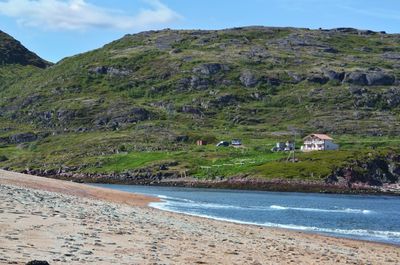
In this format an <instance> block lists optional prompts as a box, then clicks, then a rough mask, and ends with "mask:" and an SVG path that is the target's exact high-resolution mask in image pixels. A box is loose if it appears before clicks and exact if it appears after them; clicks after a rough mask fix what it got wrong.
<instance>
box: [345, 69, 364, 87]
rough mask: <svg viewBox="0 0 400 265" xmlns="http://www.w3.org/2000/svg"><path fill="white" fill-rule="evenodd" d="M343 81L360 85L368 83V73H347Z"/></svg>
mask: <svg viewBox="0 0 400 265" xmlns="http://www.w3.org/2000/svg"><path fill="white" fill-rule="evenodd" d="M343 81H344V82H346V83H349V84H353V85H359V86H366V85H368V80H367V75H366V74H365V73H364V72H361V71H355V72H351V73H346V75H345V77H344V80H343Z"/></svg>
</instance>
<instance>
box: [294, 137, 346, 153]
mask: <svg viewBox="0 0 400 265" xmlns="http://www.w3.org/2000/svg"><path fill="white" fill-rule="evenodd" d="M338 149H339V145H337V144H335V143H333V139H332V138H331V137H329V136H328V135H326V134H317V133H315V134H310V135H308V136H307V137H305V138H304V145H303V146H301V150H302V151H303V152H309V151H324V150H338Z"/></svg>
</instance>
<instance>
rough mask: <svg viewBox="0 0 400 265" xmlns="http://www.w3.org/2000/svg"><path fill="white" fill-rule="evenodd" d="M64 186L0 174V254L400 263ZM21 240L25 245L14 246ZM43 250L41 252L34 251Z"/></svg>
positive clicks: (362, 249)
mask: <svg viewBox="0 0 400 265" xmlns="http://www.w3.org/2000/svg"><path fill="white" fill-rule="evenodd" d="M38 183H39V184H38ZM61 183H62V184H61ZM67 184H71V185H67ZM67 184H66V183H64V182H61V181H59V180H51V179H47V178H39V177H34V176H26V175H23V174H19V173H13V172H4V171H0V188H1V189H3V190H5V191H6V192H2V193H0V197H1V200H2V202H1V205H2V206H3V207H1V209H2V210H1V211H0V218H1V219H0V220H1V222H0V232H1V233H0V236H1V239H2V246H0V254H3V256H4V257H8V258H7V261H16V262H17V264H25V263H26V262H28V261H29V260H27V257H25V256H26V255H29V257H30V258H32V259H33V258H39V259H42V260H43V259H44V260H48V261H49V263H50V264H59V262H63V260H66V261H67V262H68V263H69V264H109V263H110V262H114V263H116V264H153V263H164V264H165V263H172V264H216V263H219V264H221V263H222V264H234V263H236V264H265V262H270V264H290V263H293V264H314V263H319V264H337V263H339V264H344V263H357V264H358V263H362V264H364V263H367V262H370V263H372V264H395V263H396V262H397V261H398V260H400V248H399V247H398V246H396V245H391V244H386V243H375V242H369V241H360V240H352V239H343V238H336V237H328V236H324V235H318V234H311V233H307V232H303V231H292V230H287V229H283V228H269V227H259V226H256V225H243V224H236V223H230V222H222V221H216V220H212V219H209V218H204V217H197V216H189V215H187V214H179V213H173V212H167V211H161V210H158V209H153V208H151V207H146V205H147V204H148V203H149V202H152V201H153V202H154V200H153V198H149V197H146V196H138V195H135V196H134V197H131V196H128V194H129V195H132V194H131V193H124V192H119V191H117V192H115V193H114V192H112V195H115V196H117V197H123V198H124V199H121V198H119V199H117V200H115V198H114V197H113V196H111V195H110V194H109V195H107V196H105V195H104V193H103V192H106V189H100V188H98V189H97V187H96V189H94V190H96V192H99V194H98V195H97V196H93V194H92V193H91V192H93V191H94V190H93V188H95V187H90V186H88V185H83V184H77V183H70V182H68V183H67ZM54 185H55V186H56V187H57V188H55V187H52V186H54ZM49 189H50V190H51V191H48V190H49ZM69 189H71V190H69ZM77 190H80V192H77ZM106 194H107V193H106ZM125 196H128V197H129V198H130V200H126V198H127V197H125ZM143 197H145V198H143ZM133 200H135V201H133ZM110 201H111V202H110ZM145 202H146V205H144V204H145ZM32 227H35V228H34V230H32ZM5 235H7V236H5ZM92 236H94V238H92ZM4 238H5V239H6V240H3V239H4ZM71 240H73V241H71ZM109 241H110V242H109ZM111 241H112V242H111ZM3 242H4V243H3ZM28 242H29V244H31V245H32V246H31V247H29V248H28V247H26V248H21V246H22V245H25V246H26V245H27V244H28ZM3 244H4V245H3ZM32 248H35V250H32ZM43 250H47V251H48V252H46V253H48V254H46V255H43V254H42V255H40V253H39V252H40V251H43ZM23 253H25V256H24V255H23ZM38 253H39V254H38ZM282 253H285V255H282ZM115 255H117V256H115ZM0 256H1V255H0ZM3 259H4V258H3ZM1 262H2V260H0V263H1ZM23 262H25V263H23ZM267 264H268V263H267Z"/></svg>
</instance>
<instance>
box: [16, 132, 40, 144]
mask: <svg viewBox="0 0 400 265" xmlns="http://www.w3.org/2000/svg"><path fill="white" fill-rule="evenodd" d="M37 139H38V137H37V135H36V134H34V133H30V132H28V133H18V134H14V135H11V136H10V141H11V142H12V143H16V144H20V143H29V142H34V141H36V140H37Z"/></svg>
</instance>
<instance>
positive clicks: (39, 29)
mask: <svg viewBox="0 0 400 265" xmlns="http://www.w3.org/2000/svg"><path fill="white" fill-rule="evenodd" d="M250 25H261V26H282V27H285V26H291V27H303V28H312V29H318V28H336V27H354V28H359V29H370V30H375V31H386V32H388V33H400V0H379V1H378V0H113V1H109V0H0V30H2V31H4V32H6V33H8V34H10V35H11V36H13V37H14V38H16V39H17V40H19V41H21V42H22V44H23V45H24V46H25V47H27V48H28V49H29V50H31V51H33V52H35V53H36V54H38V55H39V56H41V57H42V58H44V59H46V60H48V61H51V62H57V61H59V60H61V59H62V58H64V57H68V56H72V55H75V54H78V53H82V52H86V51H89V50H93V49H96V48H99V47H101V46H103V45H104V44H107V43H109V42H111V41H113V40H116V39H119V38H121V37H122V36H124V35H125V34H133V33H137V32H140V31H144V30H156V29H164V28H172V29H223V28H231V27H240V26H250Z"/></svg>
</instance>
